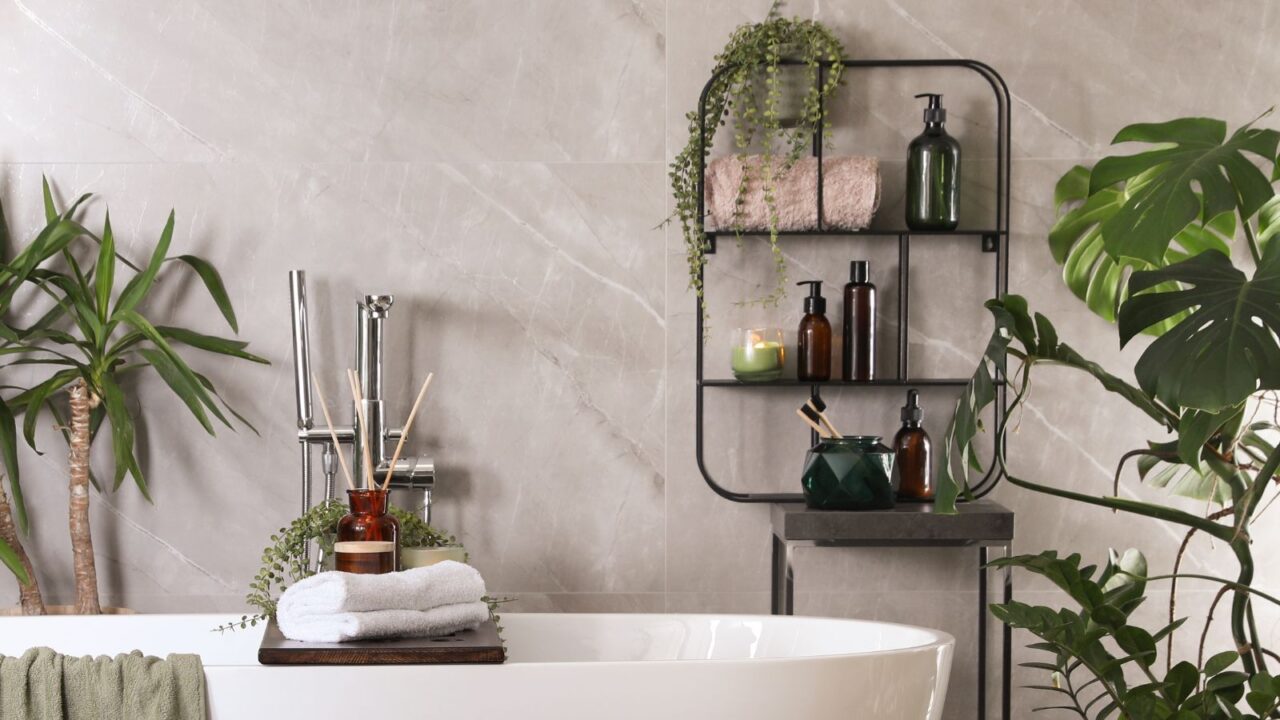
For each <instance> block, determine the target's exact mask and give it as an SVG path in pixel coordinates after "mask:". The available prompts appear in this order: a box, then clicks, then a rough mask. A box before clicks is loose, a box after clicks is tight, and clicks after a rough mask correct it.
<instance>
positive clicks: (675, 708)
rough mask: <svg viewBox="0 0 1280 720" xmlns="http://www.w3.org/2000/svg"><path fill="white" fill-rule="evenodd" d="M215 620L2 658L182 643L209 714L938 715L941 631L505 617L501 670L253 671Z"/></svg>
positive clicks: (154, 624)
mask: <svg viewBox="0 0 1280 720" xmlns="http://www.w3.org/2000/svg"><path fill="white" fill-rule="evenodd" d="M234 619H238V616H235V617H232V616H227V615H135V616H115V617H45V618H3V619H0V653H3V654H6V655H12V654H18V653H21V652H22V651H23V650H25V649H26V648H28V647H32V646H37V645H47V646H50V647H53V648H54V649H55V650H58V651H59V652H63V653H68V654H73V655H85V654H95V655H96V654H108V655H110V654H115V653H117V652H125V651H128V650H133V649H140V650H142V651H143V652H145V653H147V654H151V655H160V656H164V655H166V654H168V653H171V652H195V653H198V654H200V655H201V657H202V659H203V660H204V664H205V674H206V677H207V679H208V688H209V701H210V709H211V716H212V718H213V720H222V719H223V718H287V717H299V718H322V717H344V716H351V717H355V716H358V715H359V714H360V713H363V712H367V711H368V709H369V704H368V703H369V702H370V697H371V695H370V694H371V693H372V697H373V698H375V700H374V702H376V704H377V707H378V708H379V710H378V711H377V712H376V714H377V715H382V716H386V717H397V718H427V717H432V718H486V717H519V718H522V719H523V720H543V719H544V718H545V719H547V720H551V719H553V718H554V719H556V720H560V719H564V718H568V719H576V718H582V719H583V720H587V719H590V720H596V719H597V718H616V719H619V720H632V719H634V720H642V719H643V720H651V719H652V718H655V717H661V718H667V719H671V720H684V719H686V718H687V719H689V720H693V719H695V718H696V719H698V720H702V719H703V718H712V717H726V718H727V717H734V718H746V719H748V720H749V719H752V718H760V719H761V720H763V719H765V718H797V719H803V720H828V719H830V720H837V719H839V720H848V719H849V718H867V719H871V718H874V719H875V720H937V719H938V718H941V716H942V706H943V701H944V699H945V697H946V691H947V679H948V675H949V674H950V668H951V657H952V653H953V650H954V645H955V641H954V639H953V638H952V637H951V636H950V635H948V634H946V633H943V632H940V631H937V630H929V629H925V628H918V627H912V626H907V625H896V624H891V623H879V622H869V621H862V620H843V619H829V618H808V617H771V616H758V615H674V614H668V615H625V614H624V615H592V614H517V613H511V614H503V616H502V621H503V626H504V627H505V631H504V637H505V639H506V642H507V648H508V654H509V658H508V661H507V663H506V664H505V665H501V666H492V665H489V666H485V665H433V666H374V667H354V666H326V667H264V666H261V665H258V663H257V648H258V643H259V640H260V639H261V635H262V629H261V628H254V629H250V630H247V631H236V632H229V633H217V632H212V631H211V629H212V628H214V627H216V626H218V625H221V624H224V623H226V622H229V621H231V620H234Z"/></svg>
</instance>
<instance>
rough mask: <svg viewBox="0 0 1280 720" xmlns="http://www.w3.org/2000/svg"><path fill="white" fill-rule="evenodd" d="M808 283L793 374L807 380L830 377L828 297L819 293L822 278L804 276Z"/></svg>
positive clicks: (806, 283)
mask: <svg viewBox="0 0 1280 720" xmlns="http://www.w3.org/2000/svg"><path fill="white" fill-rule="evenodd" d="M796 284H797V285H808V286H809V297H807V298H805V299H804V317H802V318H800V330H799V334H798V335H799V337H798V339H797V343H796V344H797V348H796V377H798V378H799V379H801V380H806V381H810V382H825V381H827V380H830V379H831V323H830V322H829V321H828V320H827V316H826V312H827V299H826V298H824V297H822V281H821V280H805V281H803V282H798V283H796Z"/></svg>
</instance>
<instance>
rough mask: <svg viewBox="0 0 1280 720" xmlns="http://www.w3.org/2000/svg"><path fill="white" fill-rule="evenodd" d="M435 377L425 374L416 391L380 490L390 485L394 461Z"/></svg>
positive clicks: (407, 437) (402, 447)
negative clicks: (415, 396)
mask: <svg viewBox="0 0 1280 720" xmlns="http://www.w3.org/2000/svg"><path fill="white" fill-rule="evenodd" d="M433 377H435V373H427V379H426V380H425V381H423V383H422V389H421V390H419V391H418V397H417V398H415V399H414V401H413V407H412V408H410V409H409V418H408V419H407V420H405V421H404V428H403V429H402V430H401V431H400V442H398V443H396V451H395V452H394V453H392V454H391V464H390V465H388V466H387V475H386V477H384V478H382V489H383V490H386V489H387V487H388V486H389V485H390V484H391V473H393V472H394V471H395V469H396V461H397V460H399V459H400V451H401V450H404V441H405V440H407V439H409V429H410V428H412V427H413V419H414V418H416V417H418V407H419V406H420V405H422V399H423V398H425V397H426V396H427V388H429V387H431V378H433Z"/></svg>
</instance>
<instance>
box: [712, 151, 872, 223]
mask: <svg viewBox="0 0 1280 720" xmlns="http://www.w3.org/2000/svg"><path fill="white" fill-rule="evenodd" d="M779 162H780V161H779V160H778V159H777V158H775V159H774V172H775V173H778V175H777V177H775V178H774V197H775V198H776V199H777V211H778V229H779V230H816V229H817V228H818V159H817V158H814V157H805V158H801V159H799V160H797V161H796V162H795V164H793V165H792V166H791V168H790V169H789V170H787V171H786V172H783V173H779V171H778V163H779ZM763 163H764V158H763V157H762V156H760V155H730V156H727V157H719V158H716V159H715V160H712V161H711V164H710V165H708V166H707V176H706V193H707V215H708V216H709V218H708V222H707V226H708V228H709V229H714V230H720V231H728V230H732V229H734V228H735V227H736V228H741V229H743V230H751V231H761V230H767V229H768V228H769V208H768V206H767V205H766V204H765V201H764V179H763V174H764V168H763ZM744 172H745V173H748V177H749V180H748V182H747V187H746V191H745V192H744V193H743V195H742V200H743V203H742V206H741V207H736V201H737V199H738V188H739V187H740V186H741V184H742V176H743V173H744ZM879 207H880V161H879V160H877V159H876V158H873V157H864V156H861V155H848V156H838V157H828V158H824V159H823V161H822V210H823V217H822V221H823V226H824V227H828V228H832V229H839V230H859V229H862V228H865V227H867V226H869V225H870V224H871V218H873V217H874V216H875V214H876V210H877V209H878V208H879Z"/></svg>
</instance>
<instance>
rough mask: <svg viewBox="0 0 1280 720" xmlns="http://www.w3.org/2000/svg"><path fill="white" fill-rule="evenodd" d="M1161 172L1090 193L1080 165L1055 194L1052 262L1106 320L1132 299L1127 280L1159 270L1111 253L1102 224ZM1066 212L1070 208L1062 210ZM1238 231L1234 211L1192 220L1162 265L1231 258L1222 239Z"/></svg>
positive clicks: (1164, 326) (1155, 331)
mask: <svg viewBox="0 0 1280 720" xmlns="http://www.w3.org/2000/svg"><path fill="white" fill-rule="evenodd" d="M1159 171H1160V168H1154V169H1152V170H1148V171H1147V172H1145V173H1142V174H1141V175H1139V176H1137V177H1135V178H1133V179H1132V180H1130V181H1129V182H1127V183H1125V184H1124V185H1123V186H1116V187H1108V188H1103V189H1101V190H1099V191H1097V192H1095V193H1092V194H1090V192H1089V175H1090V172H1089V169H1088V168H1086V167H1084V166H1082V165H1077V166H1075V167H1074V168H1072V169H1071V170H1070V171H1068V172H1067V174H1066V175H1063V176H1062V178H1061V179H1060V180H1059V181H1058V185H1057V187H1056V188H1055V190H1054V203H1055V205H1056V206H1057V210H1058V212H1059V213H1060V215H1059V217H1058V220H1057V222H1056V223H1054V226H1053V228H1052V229H1051V230H1050V231H1049V250H1050V252H1051V253H1052V254H1053V259H1054V261H1056V262H1057V263H1058V264H1059V265H1061V266H1062V279H1063V281H1064V282H1065V283H1066V285H1067V287H1068V288H1070V290H1071V292H1072V293H1074V294H1075V296H1076V297H1078V298H1080V299H1081V300H1083V301H1084V302H1085V305H1087V306H1088V307H1089V309H1090V310H1092V311H1093V312H1094V313H1095V314H1096V315H1098V316H1099V317H1101V318H1103V319H1104V320H1106V321H1107V322H1115V320H1116V308H1118V307H1119V306H1120V304H1121V303H1122V302H1124V300H1125V299H1126V298H1127V297H1128V284H1129V276H1130V275H1131V274H1132V273H1133V272H1134V271H1136V270H1154V269H1155V268H1156V267H1158V266H1156V265H1152V264H1151V263H1149V262H1146V261H1145V260H1138V259H1135V258H1131V257H1112V256H1111V255H1109V254H1107V252H1106V248H1105V246H1104V241H1103V238H1102V226H1103V224H1104V223H1106V222H1107V221H1108V220H1110V219H1111V218H1113V217H1115V215H1116V214H1117V213H1119V212H1120V211H1121V210H1122V209H1123V208H1124V206H1125V204H1126V203H1128V202H1129V200H1130V199H1131V198H1132V196H1133V194H1134V193H1135V192H1137V191H1138V190H1140V189H1141V188H1142V187H1144V186H1145V185H1146V184H1147V183H1149V182H1151V181H1152V180H1153V179H1154V178H1156V177H1158V175H1159ZM1064 208H1069V209H1067V210H1066V211H1065V212H1063V210H1064ZM1235 230H1236V216H1235V213H1234V212H1227V213H1222V214H1220V215H1218V216H1217V217H1215V218H1213V219H1211V220H1210V221H1209V222H1207V223H1203V224H1202V223H1200V222H1193V223H1191V224H1189V225H1187V226H1186V227H1184V228H1183V229H1182V230H1181V231H1179V232H1178V233H1177V234H1176V235H1175V236H1174V238H1173V242H1172V243H1171V244H1170V245H1169V247H1168V248H1166V249H1165V253H1164V258H1163V259H1162V261H1161V263H1160V265H1159V267H1163V266H1165V265H1172V264H1173V263H1176V262H1180V261H1182V260H1185V259H1187V258H1189V257H1191V256H1193V255H1198V254H1200V253H1202V252H1204V251H1205V250H1210V249H1213V250H1218V251H1220V252H1222V253H1225V254H1230V253H1231V249H1230V246H1229V245H1228V244H1227V241H1226V240H1225V239H1224V238H1230V237H1231V236H1232V235H1234V234H1235ZM1163 289H1165V290H1176V289H1178V286H1177V285H1175V284H1172V283H1170V284H1169V286H1168V287H1166V288H1163ZM1176 322H1177V319H1171V320H1169V321H1166V322H1164V323H1159V324H1157V325H1153V326H1151V327H1150V328H1147V330H1146V332H1147V333H1148V334H1150V335H1160V334H1161V333H1163V332H1164V331H1165V330H1168V329H1169V328H1171V327H1173V326H1174V325H1175V324H1176Z"/></svg>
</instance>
